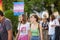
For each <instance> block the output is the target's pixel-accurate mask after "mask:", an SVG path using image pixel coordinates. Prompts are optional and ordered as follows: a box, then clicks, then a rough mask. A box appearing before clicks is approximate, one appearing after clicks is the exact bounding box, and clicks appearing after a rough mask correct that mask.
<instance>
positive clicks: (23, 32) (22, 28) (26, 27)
mask: <svg viewBox="0 0 60 40" xmlns="http://www.w3.org/2000/svg"><path fill="white" fill-rule="evenodd" d="M17 29H18V30H19V31H20V35H28V30H29V29H30V24H29V23H28V22H27V23H26V24H20V23H19V24H18V28H17Z"/></svg>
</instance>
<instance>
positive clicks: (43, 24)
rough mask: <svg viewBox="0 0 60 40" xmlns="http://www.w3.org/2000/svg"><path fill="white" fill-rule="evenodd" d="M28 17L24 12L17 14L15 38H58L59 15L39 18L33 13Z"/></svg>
mask: <svg viewBox="0 0 60 40" xmlns="http://www.w3.org/2000/svg"><path fill="white" fill-rule="evenodd" d="M28 19H29V20H28ZM28 19H27V16H26V15H24V14H23V15H20V16H19V24H18V33H17V37H16V39H17V40H60V39H59V33H60V32H59V28H60V27H59V26H60V24H59V22H60V16H57V17H55V16H54V15H53V14H52V15H50V17H49V19H48V18H46V16H45V17H44V18H41V19H40V18H39V17H38V15H36V14H35V13H34V14H31V15H30V18H28Z"/></svg>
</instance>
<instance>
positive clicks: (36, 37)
mask: <svg viewBox="0 0 60 40" xmlns="http://www.w3.org/2000/svg"><path fill="white" fill-rule="evenodd" d="M31 40H40V37H39V36H32V37H31Z"/></svg>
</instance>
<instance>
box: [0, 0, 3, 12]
mask: <svg viewBox="0 0 60 40" xmlns="http://www.w3.org/2000/svg"><path fill="white" fill-rule="evenodd" d="M0 10H1V11H3V8H2V0H0Z"/></svg>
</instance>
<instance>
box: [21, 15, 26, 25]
mask: <svg viewBox="0 0 60 40" xmlns="http://www.w3.org/2000/svg"><path fill="white" fill-rule="evenodd" d="M22 18H23V19H22V21H21V23H23V24H25V23H26V21H27V16H26V15H25V14H22Z"/></svg>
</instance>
